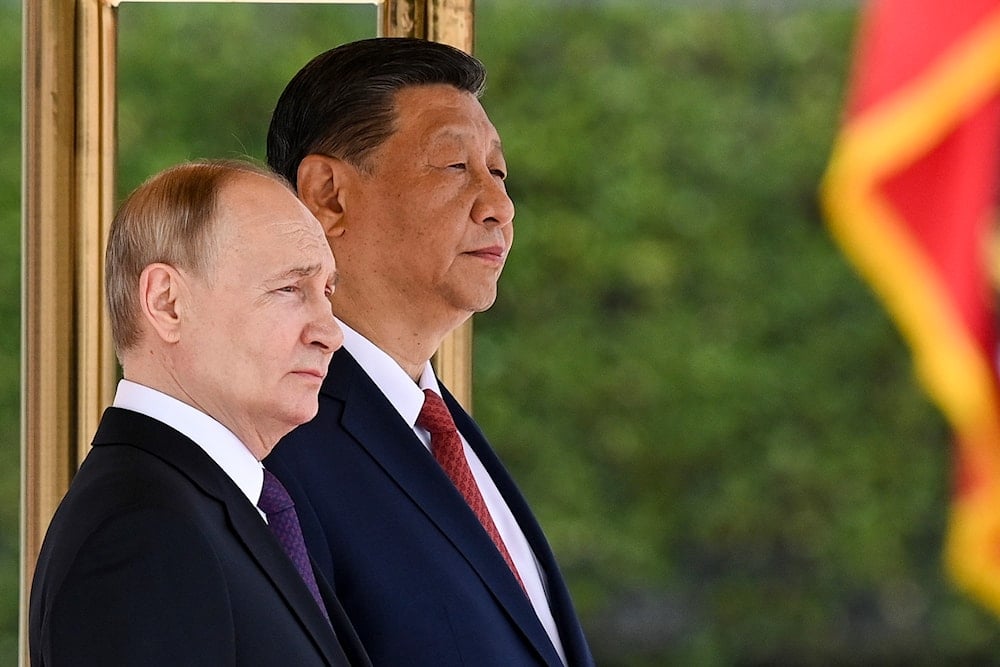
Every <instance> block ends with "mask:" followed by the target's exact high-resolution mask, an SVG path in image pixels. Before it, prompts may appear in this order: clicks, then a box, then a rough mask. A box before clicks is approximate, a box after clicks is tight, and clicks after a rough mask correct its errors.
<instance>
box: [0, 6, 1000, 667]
mask: <svg viewBox="0 0 1000 667" xmlns="http://www.w3.org/2000/svg"><path fill="white" fill-rule="evenodd" d="M855 13H856V7H855V6H854V5H853V4H852V3H844V2H840V3H828V4H827V3H819V2H808V1H805V0H802V1H800V2H791V1H788V2H764V1H763V0H759V1H758V2H751V1H750V0H746V1H743V2H738V1H736V0H731V1H730V2H722V1H721V0H720V1H719V2H714V3H708V5H707V8H706V6H697V3H676V4H673V3H669V2H656V1H648V0H647V1H645V2H643V1H640V0H636V1H635V2H630V3H626V2H612V1H611V0H606V1H604V2H600V1H594V0H592V1H591V2H583V1H582V0H581V1H580V2H568V1H563V2H557V1H555V0H549V1H541V0H505V1H503V2H500V0H479V1H478V2H477V24H476V25H477V43H476V50H477V54H478V55H479V56H480V57H481V58H482V59H483V60H484V61H485V62H486V64H487V66H488V68H489V70H490V80H489V88H488V91H487V93H486V96H485V98H484V104H485V106H486V107H487V109H488V111H489V112H490V115H491V117H492V119H493V121H494V122H495V124H496V125H497V126H498V128H499V130H500V132H501V135H502V136H503V139H504V145H505V152H506V155H507V159H508V164H509V168H510V174H511V176H510V179H509V188H510V192H511V194H512V197H513V198H514V200H515V203H516V205H517V211H518V212H517V219H516V222H515V226H516V230H517V232H516V242H515V246H514V253H513V255H512V257H511V261H510V262H509V263H508V268H507V269H506V271H505V273H504V276H503V278H502V281H501V293H500V298H499V300H498V302H497V304H496V305H495V306H494V308H493V309H492V310H490V311H489V312H488V313H486V314H483V315H481V316H478V317H477V318H476V320H475V336H476V337H475V358H474V374H475V391H476V394H475V406H474V407H475V412H476V415H477V417H478V419H479V420H480V421H481V423H482V425H483V426H484V429H485V431H486V432H487V433H488V434H490V436H491V438H492V440H493V442H494V445H495V446H496V447H497V449H498V450H499V451H500V452H501V455H502V456H503V457H504V459H505V460H506V461H507V463H508V464H509V467H510V468H511V470H512V472H513V474H514V476H515V477H516V478H517V479H518V480H519V481H520V483H521V485H522V487H523V489H524V491H525V493H526V495H527V496H528V498H529V500H530V501H531V502H532V504H533V506H534V507H535V509H536V510H537V513H538V515H539V518H540V520H541V522H542V524H543V525H544V526H545V527H546V529H547V532H548V534H549V537H550V539H551V541H552V543H553V546H554V548H555V550H556V552H557V554H558V555H559V557H560V561H561V563H562V565H563V568H564V571H565V574H566V576H567V577H568V579H569V581H570V584H571V587H572V589H573V593H574V597H575V599H576V601H577V605H578V607H579V610H580V612H581V615H582V617H583V619H584V622H585V625H586V627H587V631H588V634H589V636H590V638H591V642H592V644H593V648H594V650H595V653H596V654H597V657H598V661H599V664H601V665H607V666H618V665H621V666H626V665H628V666H636V667H640V666H643V665H664V664H683V665H758V664H802V665H810V664H908V665H917V664H927V665H930V664H934V665H939V664H968V663H969V662H974V663H975V664H1000V656H995V655H994V652H993V647H994V646H996V645H997V642H998V640H1000V623H998V620H997V619H996V617H994V616H992V615H991V614H989V613H987V612H986V611H984V610H983V609H982V608H980V607H979V606H978V605H976V604H975V603H974V602H973V601H971V600H970V599H969V598H967V597H966V596H964V595H963V594H961V593H960V592H958V591H956V590H955V588H954V587H953V585H952V583H951V582H950V581H949V580H948V578H947V576H946V573H945V572H944V571H943V568H942V563H941V548H942V545H943V540H944V533H945V529H946V523H945V522H946V512H947V506H948V495H949V475H950V472H949V465H950V452H949V449H948V440H949V436H948V432H947V429H946V428H945V426H944V424H943V422H942V420H941V418H940V416H939V415H938V413H937V412H936V411H935V410H934V409H933V407H932V406H931V405H930V404H929V403H928V402H927V400H926V399H925V397H924V396H923V395H922V394H921V393H920V391H919V390H918V389H917V387H916V386H915V383H914V381H913V377H912V372H911V364H910V360H909V356H908V354H907V351H906V349H905V347H904V345H903V344H902V342H901V340H900V338H899V336H898V335H897V333H896V331H895V330H894V329H893V327H892V325H891V323H890V322H889V321H888V319H887V318H886V316H885V314H884V312H883V310H882V309H881V308H880V307H879V305H878V304H877V303H876V301H875V300H874V298H873V297H872V295H871V294H870V292H869V290H868V288H867V287H866V286H865V285H864V284H863V283H862V282H861V281H860V280H859V279H858V278H857V277H856V276H855V274H854V273H853V272H852V270H851V269H850V268H849V267H848V266H847V264H846V263H845V261H844V260H843V258H842V257H841V255H840V254H839V252H838V251H837V249H836V248H835V247H834V245H833V244H832V242H831V241H830V239H829V237H828V235H827V233H826V231H825V229H824V227H823V224H822V220H821V216H820V212H819V210H818V208H817V202H816V188H817V184H818V181H819V179H820V176H821V174H822V170H823V168H824V165H825V162H826V159H827V157H828V155H829V151H830V147H831V143H832V141H833V138H834V134H835V132H836V129H837V125H838V119H839V115H840V108H841V105H842V98H843V93H844V85H845V80H846V73H847V71H848V68H849V60H850V52H851V40H852V36H853V30H854V26H855V20H856V15H855ZM120 19H121V39H120V46H119V53H120V60H121V65H120V68H121V69H120V100H121V103H120V104H121V106H120V110H119V141H120V159H119V190H120V193H121V194H124V193H126V192H127V191H128V190H130V189H131V188H132V187H134V186H135V185H137V184H138V183H139V182H141V181H142V180H144V179H145V178H146V177H147V176H149V175H150V174H152V173H153V172H155V171H157V170H159V169H161V168H163V167H166V166H168V165H170V164H174V163H176V162H178V161H181V160H186V159H191V158H198V157H217V156H224V157H233V156H251V157H255V158H262V157H263V153H264V148H263V146H264V136H265V132H266V127H267V122H268V118H269V114H270V110H271V108H272V106H273V103H274V100H275V99H276V98H277V96H278V94H279V92H280V91H281V89H282V87H283V86H284V83H285V82H286V81H287V79H288V78H289V77H290V76H291V75H292V74H293V73H294V72H295V71H296V70H297V69H298V68H299V67H300V66H301V65H302V64H303V63H305V62H306V61H307V60H308V59H309V58H310V57H311V56H313V55H315V54H316V53H318V52H320V51H322V50H325V49H326V48H329V47H331V46H333V45H335V44H337V43H340V42H342V41H345V40H349V39H354V38H357V37H362V36H367V35H370V34H372V31H373V26H374V22H375V10H374V9H373V8H371V7H316V6H310V5H289V6H278V5H225V4H223V5H208V4H206V5H202V4H195V5H190V4H188V5H145V4H142V5H138V4H137V5H129V4H127V3H126V4H124V5H122V7H121V10H120ZM20 21H21V9H20V4H19V3H18V2H16V1H15V0H0V34H2V35H3V36H4V37H6V39H4V40H2V41H0V140H2V143H3V145H4V146H6V147H7V149H6V150H4V151H3V152H2V153H0V443H2V446H0V498H2V499H3V501H4V502H0V664H14V663H15V661H16V657H15V656H16V650H17V594H18V580H17V546H18V538H17V531H18V511H17V499H18V488H19V476H18V439H19V435H18V434H19V426H18V418H19V370H18V369H19V308H20V286H19V281H20V259H19V253H20V247H19V228H20V203H19V202H20V152H19V150H18V148H17V147H18V146H19V142H20V138H19V137H20V134H19V133H20V112H21V108H20V94H19V91H20V85H21V83H20V76H21V74H20V62H21V60H20V48H21V39H20V34H21V33H20V31H21V24H20Z"/></svg>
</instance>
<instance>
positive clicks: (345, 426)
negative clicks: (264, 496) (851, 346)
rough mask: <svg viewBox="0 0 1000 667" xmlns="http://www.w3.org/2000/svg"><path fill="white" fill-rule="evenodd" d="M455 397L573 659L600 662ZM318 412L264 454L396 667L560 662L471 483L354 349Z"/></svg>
mask: <svg viewBox="0 0 1000 667" xmlns="http://www.w3.org/2000/svg"><path fill="white" fill-rule="evenodd" d="M443 393H444V399H445V402H446V403H447V405H448V407H449V409H450V410H451V412H452V414H453V416H454V418H455V422H456V424H457V425H458V428H459V430H460V431H461V432H462V434H463V435H464V436H465V438H466V440H468V442H469V444H470V445H471V446H472V448H473V449H474V450H475V452H476V454H477V455H478V456H479V458H480V459H481V460H482V462H483V465H484V466H485V467H486V470H487V471H489V473H490V475H491V476H492V478H493V480H494V481H495V482H496V485H497V488H499V490H500V493H501V494H502V495H503V497H504V499H505V500H506V502H507V504H508V505H509V506H510V509H511V511H512V512H513V513H514V516H515V517H516V519H517V521H518V523H519V524H520V526H521V529H522V530H523V531H524V534H525V535H526V536H527V538H528V542H529V543H530V545H531V548H532V549H533V551H534V553H535V556H536V557H537V559H538V561H539V563H540V565H541V568H542V570H543V581H544V583H545V586H546V589H547V591H548V595H549V599H550V603H551V608H552V612H553V615H554V617H555V619H556V622H557V623H558V626H559V633H560V636H561V639H562V642H563V646H564V648H565V651H566V657H567V660H568V662H569V664H570V665H571V666H572V667H576V666H578V665H589V664H592V663H593V659H592V658H591V656H590V651H589V649H588V647H587V643H586V641H585V639H584V636H583V632H582V630H581V628H580V623H579V621H578V620H577V617H576V613H575V612H574V610H573V605H572V602H571V601H570V596H569V593H568V591H567V589H566V585H565V583H564V582H563V579H562V576H561V575H560V573H559V568H558V566H557V565H556V561H555V558H554V557H553V555H552V551H551V549H550V548H549V545H548V543H547V542H546V540H545V536H544V535H543V534H542V530H541V528H540V527H539V526H538V523H537V522H536V521H535V518H534V516H533V515H532V513H531V510H530V509H529V508H528V505H527V503H526V502H525V500H524V498H523V497H522V496H521V494H520V492H519V491H518V490H517V488H516V486H515V484H514V482H513V480H512V479H511V478H510V475H509V474H508V473H507V471H506V470H505V469H504V467H503V465H502V464H501V463H500V461H499V460H498V459H497V457H496V455H495V454H494V453H493V451H492V449H491V448H490V446H489V443H487V441H486V438H485V437H484V436H483V434H482V433H481V432H480V430H479V428H478V427H477V426H476V424H475V423H474V422H473V421H472V419H471V418H470V417H469V415H468V414H466V412H465V411H464V410H462V408H461V407H460V406H459V405H458V403H457V402H456V401H455V399H454V398H453V397H452V396H451V395H450V394H449V393H448V392H447V391H444V392H443ZM319 401H320V405H319V414H318V415H317V416H316V418H315V419H313V420H312V421H311V422H309V423H307V424H303V425H302V426H300V427H298V428H297V429H295V430H294V431H292V432H291V433H290V434H288V435H287V436H286V437H285V438H284V439H283V440H282V441H281V442H279V443H278V446H277V447H276V448H275V450H274V451H273V452H272V454H271V456H269V457H268V459H267V460H266V461H265V463H266V465H267V466H268V468H269V469H270V470H272V471H273V472H274V473H275V474H276V475H277V476H278V477H280V478H281V480H282V481H283V482H284V483H285V485H286V486H287V487H288V490H289V492H290V493H291V494H292V497H293V498H294V499H295V502H296V507H299V508H300V521H301V523H302V526H303V530H304V532H305V536H306V543H307V545H308V546H309V548H310V550H311V552H312V555H313V558H314V559H315V561H316V564H317V566H318V567H319V568H320V570H321V571H322V572H323V574H324V575H325V576H326V577H327V578H328V579H329V580H330V582H331V583H333V585H334V588H335V589H336V591H337V596H338V598H339V599H340V601H341V602H342V603H343V605H344V608H345V609H346V610H347V613H348V614H349V615H350V617H351V621H352V622H353V623H354V627H355V629H356V630H357V631H358V635H359V636H360V637H361V640H362V642H363V643H364V644H365V647H366V648H367V649H368V654H369V656H371V659H372V662H373V663H374V664H376V665H385V666H386V667H396V666H399V665H407V666H418V667H420V666H426V667H431V666H433V667H448V666H451V665H456V666H457V665H465V666H467V667H489V666H492V665H495V666H497V667H501V666H502V667H512V666H519V665H551V666H556V665H561V663H560V661H559V656H558V654H557V653H556V651H555V649H554V648H553V646H552V643H551V642H550V641H549V639H548V636H547V635H546V634H545V631H544V629H543V628H542V625H541V623H540V622H539V621H538V617H537V616H536V614H535V612H534V609H533V608H532V606H531V603H530V602H529V600H528V598H527V596H526V595H525V594H524V592H523V591H522V590H521V588H520V586H519V584H518V583H517V581H516V580H515V579H514V577H513V576H512V575H511V572H510V570H509V569H508V568H507V565H506V564H505V563H504V560H503V558H502V557H501V556H500V554H499V552H498V551H497V549H496V547H495V546H494V545H493V542H492V541H491V540H490V538H489V536H488V535H487V534H486V532H485V531H484V530H483V528H482V526H481V525H480V524H479V522H478V520H477V519H476V516H475V514H474V513H473V512H472V510H470V509H469V507H468V505H467V504H466V503H465V501H464V500H463V498H462V496H461V495H460V494H459V492H458V491H457V490H456V489H455V487H454V485H453V484H452V483H451V481H450V480H449V479H448V477H447V476H446V475H445V473H444V472H443V471H442V470H441V468H440V466H439V465H438V464H437V463H436V462H435V460H434V458H433V457H432V456H431V454H430V453H429V452H428V451H427V449H426V448H425V447H424V446H423V445H422V444H421V443H420V441H419V439H418V438H417V437H416V435H415V434H414V433H413V431H412V429H411V428H410V427H409V426H408V425H407V424H406V423H405V422H404V421H403V419H402V418H401V417H400V416H399V413H397V412H396V410H395V409H394V408H393V407H392V405H391V404H390V403H389V401H388V399H386V398H385V396H384V395H383V394H382V393H381V391H379V389H378V388H377V387H376V385H375V384H374V383H373V382H372V380H371V379H370V378H369V377H368V375H367V374H366V373H365V372H364V370H363V369H362V368H361V367H360V366H359V365H358V363H357V362H356V361H355V360H354V358H353V357H351V355H350V353H348V352H347V351H346V350H344V349H341V350H338V351H337V352H336V353H335V354H334V356H333V360H332V361H331V363H330V370H329V373H328V374H327V378H326V381H325V382H324V384H323V388H322V389H321V390H320V398H319Z"/></svg>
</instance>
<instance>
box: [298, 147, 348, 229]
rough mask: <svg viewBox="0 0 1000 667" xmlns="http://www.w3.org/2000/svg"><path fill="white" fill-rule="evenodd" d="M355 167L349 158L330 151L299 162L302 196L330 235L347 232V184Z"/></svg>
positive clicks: (307, 157)
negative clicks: (345, 229)
mask: <svg viewBox="0 0 1000 667" xmlns="http://www.w3.org/2000/svg"><path fill="white" fill-rule="evenodd" d="M352 171H353V168H352V167H351V166H350V165H348V164H347V163H346V162H344V161H343V160H341V159H340V158H335V157H330V156H329V155H319V154H315V153H314V154H312V155H307V156H305V157H304V158H302V162H300V163H299V171H298V175H297V182H298V193H299V199H301V200H302V203H303V204H305V205H306V208H308V209H309V211H310V212H311V213H312V214H313V215H314V216H316V218H317V219H318V220H319V222H320V224H321V225H323V231H324V232H325V233H326V235H327V237H328V238H334V237H337V236H340V235H341V234H343V233H344V212H345V211H346V209H347V206H346V201H345V200H346V198H345V188H344V184H345V182H346V180H347V179H348V178H349V176H350V173H351V172H352Z"/></svg>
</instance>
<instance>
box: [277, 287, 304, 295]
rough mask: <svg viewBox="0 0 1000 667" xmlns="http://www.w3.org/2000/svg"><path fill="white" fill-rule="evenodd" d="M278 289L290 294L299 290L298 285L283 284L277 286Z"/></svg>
mask: <svg viewBox="0 0 1000 667" xmlns="http://www.w3.org/2000/svg"><path fill="white" fill-rule="evenodd" d="M278 291H279V292H286V293H289V294H292V293H294V292H298V291H299V286H298V285H285V286H284V287H279V288H278Z"/></svg>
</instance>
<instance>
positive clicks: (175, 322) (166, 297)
mask: <svg viewBox="0 0 1000 667" xmlns="http://www.w3.org/2000/svg"><path fill="white" fill-rule="evenodd" d="M180 295H181V276H180V273H178V271H177V269H175V268H174V267H172V266H170V265H169V264H162V263H159V262H158V263H156V264H150V265H149V266H147V267H146V268H145V269H143V271H142V273H141V274H140V275H139V308H140V310H141V311H142V314H143V317H145V318H146V321H147V322H148V323H149V326H150V328H151V329H152V330H153V331H155V332H156V335H157V336H159V337H160V339H161V340H163V341H164V342H166V343H176V342H177V341H178V340H180V337H181V336H180V323H181V317H180V312H179V311H180V309H179V308H178V300H179V297H180Z"/></svg>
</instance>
